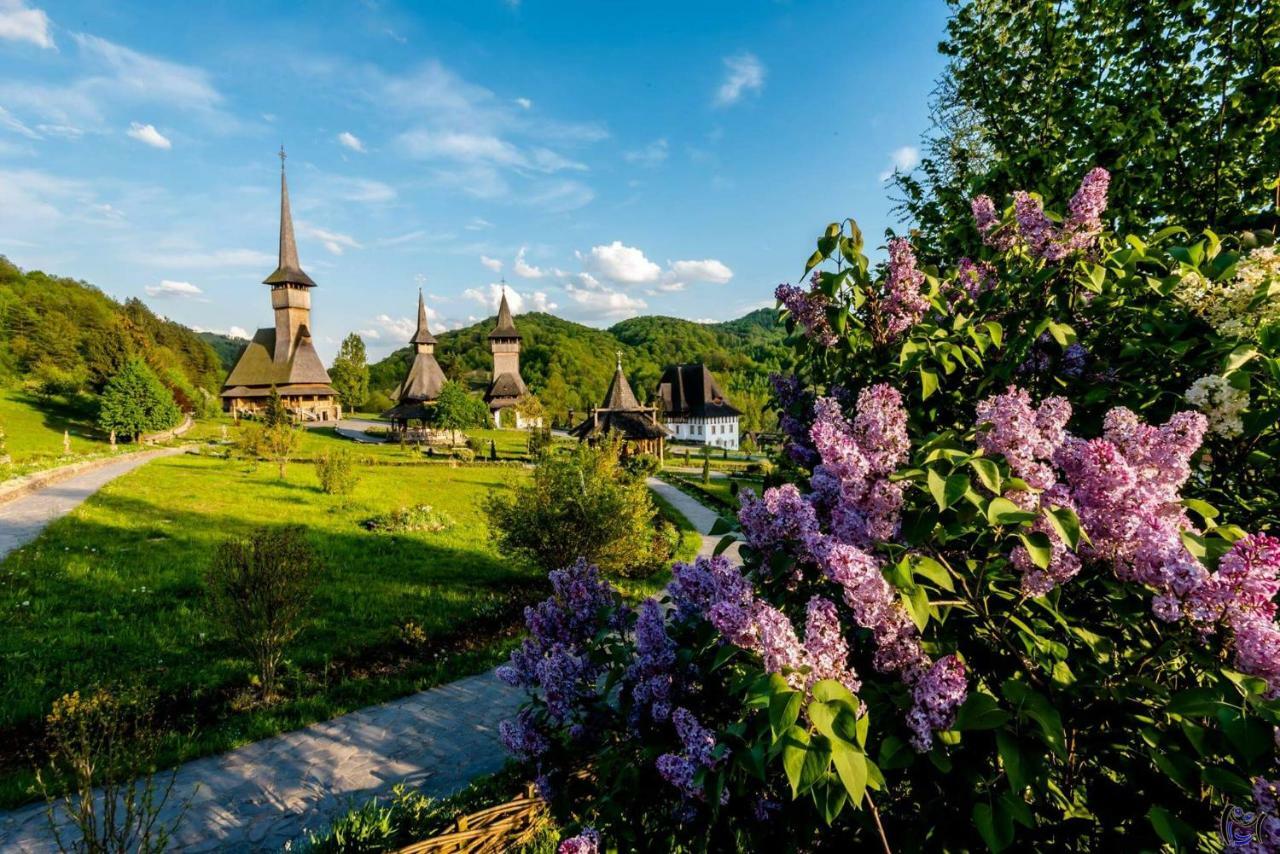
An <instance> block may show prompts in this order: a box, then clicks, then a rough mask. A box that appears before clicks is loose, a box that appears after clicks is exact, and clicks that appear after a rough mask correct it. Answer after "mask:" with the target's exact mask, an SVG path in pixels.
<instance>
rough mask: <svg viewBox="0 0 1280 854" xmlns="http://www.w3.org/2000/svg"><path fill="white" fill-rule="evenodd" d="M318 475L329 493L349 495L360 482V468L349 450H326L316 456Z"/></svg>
mask: <svg viewBox="0 0 1280 854" xmlns="http://www.w3.org/2000/svg"><path fill="white" fill-rule="evenodd" d="M316 477H317V478H318V479H319V480H320V489H322V490H323V491H324V492H325V493H327V494H328V495H342V496H349V495H351V494H352V493H353V492H355V491H356V486H357V485H359V483H360V470H359V469H358V468H357V467H356V463H355V460H353V459H352V458H351V454H349V453H348V452H347V451H345V450H342V451H324V452H322V453H321V454H320V456H318V457H316Z"/></svg>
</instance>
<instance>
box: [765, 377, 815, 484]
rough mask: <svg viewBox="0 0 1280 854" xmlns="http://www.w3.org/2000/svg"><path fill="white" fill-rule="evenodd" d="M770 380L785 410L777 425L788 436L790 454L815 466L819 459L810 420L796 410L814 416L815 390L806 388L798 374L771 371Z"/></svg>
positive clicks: (801, 463) (801, 462)
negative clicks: (810, 437) (811, 439)
mask: <svg viewBox="0 0 1280 854" xmlns="http://www.w3.org/2000/svg"><path fill="white" fill-rule="evenodd" d="M769 382H770V384H771V385H772V386H773V395H774V397H775V398H777V401H778V408H779V410H781V412H782V415H781V417H780V418H779V419H778V426H779V427H780V428H781V429H782V432H783V434H784V435H786V437H787V444H786V451H787V455H788V456H789V457H791V459H792V460H793V461H795V462H796V463H798V464H800V465H802V466H812V465H813V464H814V463H816V462H817V461H818V455H817V453H816V452H815V451H814V450H813V447H812V445H811V444H810V442H809V425H810V423H811V421H810V420H806V419H805V418H798V417H796V415H795V414H794V413H795V412H803V413H805V415H806V416H808V417H809V418H811V416H812V413H813V399H814V396H813V393H812V392H810V391H808V390H807V389H805V388H804V386H803V384H801V382H800V378H799V377H797V376H796V375H795V374H770V375H769Z"/></svg>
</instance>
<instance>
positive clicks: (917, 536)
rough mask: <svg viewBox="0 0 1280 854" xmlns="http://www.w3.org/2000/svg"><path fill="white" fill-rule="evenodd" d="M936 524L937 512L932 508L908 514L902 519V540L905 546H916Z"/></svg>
mask: <svg viewBox="0 0 1280 854" xmlns="http://www.w3.org/2000/svg"><path fill="white" fill-rule="evenodd" d="M936 524H938V511H937V510H934V509H933V508H932V507H924V508H921V510H920V511H919V512H908V513H905V514H904V515H903V517H902V539H903V540H904V541H906V543H907V545H912V546H914V545H918V544H919V543H922V542H924V539H925V537H927V536H929V534H930V533H931V532H932V531H933V527H934V525H936Z"/></svg>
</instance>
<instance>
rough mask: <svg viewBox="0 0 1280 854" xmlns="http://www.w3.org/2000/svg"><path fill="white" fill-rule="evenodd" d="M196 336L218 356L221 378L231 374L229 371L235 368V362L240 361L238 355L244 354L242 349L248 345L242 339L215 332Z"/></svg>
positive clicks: (198, 333) (199, 333) (200, 333)
mask: <svg viewBox="0 0 1280 854" xmlns="http://www.w3.org/2000/svg"><path fill="white" fill-rule="evenodd" d="M196 336H197V337H198V338H199V339H200V340H201V341H203V342H205V343H206V344H208V345H209V346H210V347H212V348H213V352H215V353H217V354H218V362H219V363H220V364H221V365H222V373H223V376H226V375H227V374H229V373H231V369H232V368H234V367H235V366H236V362H237V361H239V359H240V354H241V353H243V352H244V348H245V347H246V346H247V345H248V343H249V342H248V341H246V340H245V339H243V338H232V337H230V336H227V335H221V334H219V333H217V332H197V333H196Z"/></svg>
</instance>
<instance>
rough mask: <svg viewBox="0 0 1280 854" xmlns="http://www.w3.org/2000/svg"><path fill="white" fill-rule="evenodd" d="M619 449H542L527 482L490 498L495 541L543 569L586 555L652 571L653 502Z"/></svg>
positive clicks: (623, 568) (636, 571)
mask: <svg viewBox="0 0 1280 854" xmlns="http://www.w3.org/2000/svg"><path fill="white" fill-rule="evenodd" d="M618 451H619V445H618V443H617V442H616V441H611V442H604V443H601V445H600V446H598V447H591V446H588V445H579V446H578V447H577V448H575V449H574V451H573V452H572V453H570V454H568V455H566V456H563V457H561V456H551V455H549V454H544V455H543V456H542V457H540V458H539V459H538V463H537V465H536V466H535V468H534V471H533V477H532V478H531V479H530V480H529V481H528V482H526V483H522V484H520V485H518V486H516V487H515V488H514V489H512V490H510V491H507V492H501V493H500V492H497V491H495V492H493V493H492V494H491V495H490V496H489V497H488V499H487V500H486V501H485V510H486V512H487V514H488V516H489V525H490V530H491V532H492V534H493V537H494V539H495V540H496V541H497V542H498V544H499V545H500V546H501V547H502V548H503V549H505V550H507V551H512V552H515V553H517V554H520V555H523V556H526V557H528V558H530V559H531V560H533V561H534V562H535V563H537V564H538V565H539V566H542V567H544V568H552V567H557V566H565V565H566V564H568V563H571V562H573V561H574V560H576V559H577V558H578V557H585V558H587V559H588V560H591V561H593V562H595V563H598V564H599V565H600V566H601V567H602V568H603V569H605V570H606V571H608V572H611V573H617V574H620V575H642V574H645V573H648V572H649V571H651V570H652V569H653V567H654V564H655V558H654V544H653V516H654V507H653V503H652V501H650V499H649V491H648V488H647V487H646V486H645V484H644V481H643V480H640V479H638V478H636V477H634V476H632V475H631V474H630V473H628V472H627V471H626V470H625V469H623V468H622V467H621V466H620V465H619V462H618ZM658 560H661V557H659V558H658Z"/></svg>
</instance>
